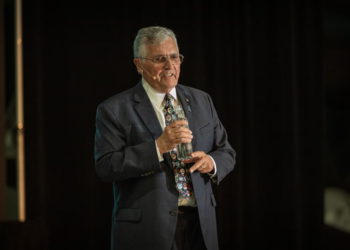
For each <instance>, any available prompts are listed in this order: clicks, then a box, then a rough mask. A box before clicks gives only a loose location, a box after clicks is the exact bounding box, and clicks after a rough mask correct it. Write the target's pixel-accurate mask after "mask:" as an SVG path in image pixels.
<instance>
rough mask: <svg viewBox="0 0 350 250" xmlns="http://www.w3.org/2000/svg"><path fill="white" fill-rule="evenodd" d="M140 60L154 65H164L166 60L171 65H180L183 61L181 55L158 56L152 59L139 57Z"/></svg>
mask: <svg viewBox="0 0 350 250" xmlns="http://www.w3.org/2000/svg"><path fill="white" fill-rule="evenodd" d="M139 58H140V59H145V60H150V61H152V62H153V63H154V64H165V63H166V62H167V61H168V60H170V62H171V63H175V64H180V63H182V62H183V60H184V56H183V55H181V54H171V55H158V56H155V57H152V58H147V57H139Z"/></svg>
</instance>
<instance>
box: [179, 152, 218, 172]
mask: <svg viewBox="0 0 350 250" xmlns="http://www.w3.org/2000/svg"><path fill="white" fill-rule="evenodd" d="M191 157H192V158H190V159H188V160H184V161H183V162H184V163H193V162H194V163H195V164H194V165H193V166H192V167H191V168H190V172H191V173H193V172H194V171H199V172H200V173H202V174H206V173H211V172H214V163H213V160H212V159H211V158H210V157H209V155H207V154H206V153H204V152H203V151H196V152H193V153H192V154H191Z"/></svg>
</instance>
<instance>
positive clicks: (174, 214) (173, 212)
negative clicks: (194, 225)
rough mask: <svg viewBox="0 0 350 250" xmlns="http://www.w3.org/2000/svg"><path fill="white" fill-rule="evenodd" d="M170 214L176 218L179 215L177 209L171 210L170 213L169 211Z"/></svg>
mask: <svg viewBox="0 0 350 250" xmlns="http://www.w3.org/2000/svg"><path fill="white" fill-rule="evenodd" d="M169 214H170V215H171V216H176V215H177V209H173V210H170V211H169Z"/></svg>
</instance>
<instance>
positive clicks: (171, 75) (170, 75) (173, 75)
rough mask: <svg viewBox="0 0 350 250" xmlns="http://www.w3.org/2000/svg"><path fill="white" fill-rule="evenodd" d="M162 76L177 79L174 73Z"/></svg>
mask: <svg viewBox="0 0 350 250" xmlns="http://www.w3.org/2000/svg"><path fill="white" fill-rule="evenodd" d="M162 76H163V77H176V75H175V74H174V73H171V72H169V73H164V74H163V75H162Z"/></svg>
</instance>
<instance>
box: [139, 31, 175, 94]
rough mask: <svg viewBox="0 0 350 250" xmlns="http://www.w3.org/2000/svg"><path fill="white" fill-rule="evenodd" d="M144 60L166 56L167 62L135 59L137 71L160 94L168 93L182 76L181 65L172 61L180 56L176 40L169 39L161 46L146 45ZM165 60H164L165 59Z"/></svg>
mask: <svg viewBox="0 0 350 250" xmlns="http://www.w3.org/2000/svg"><path fill="white" fill-rule="evenodd" d="M144 48H145V50H144V51H145V53H146V55H144V58H149V59H153V58H157V57H159V56H162V55H163V56H166V57H167V60H166V61H165V62H163V63H162V62H156V61H155V60H153V61H152V60H148V59H140V58H135V59H134V63H135V65H136V68H137V71H138V72H139V73H140V74H142V76H143V78H144V79H145V80H146V81H147V82H148V83H149V84H150V85H151V86H152V87H153V88H154V89H155V90H157V91H158V92H160V93H167V92H169V91H170V90H171V89H172V88H174V87H175V86H176V84H177V82H178V80H179V76H180V65H181V64H180V63H176V62H175V60H171V58H170V57H171V56H173V55H175V56H176V55H178V54H179V51H178V48H177V46H176V43H175V42H174V40H173V39H172V38H171V37H169V38H167V39H166V40H164V41H163V42H162V43H161V44H153V45H146V46H145V47H144ZM163 59H164V58H163Z"/></svg>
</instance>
